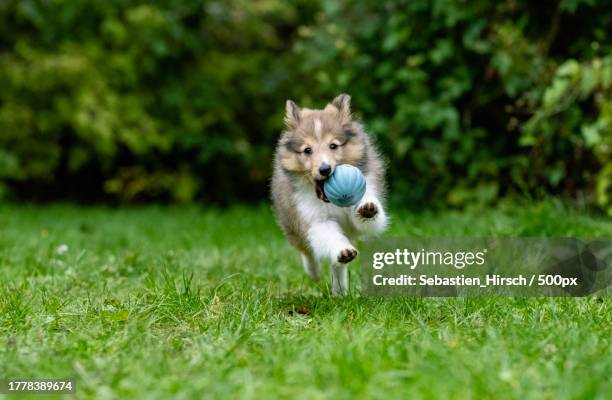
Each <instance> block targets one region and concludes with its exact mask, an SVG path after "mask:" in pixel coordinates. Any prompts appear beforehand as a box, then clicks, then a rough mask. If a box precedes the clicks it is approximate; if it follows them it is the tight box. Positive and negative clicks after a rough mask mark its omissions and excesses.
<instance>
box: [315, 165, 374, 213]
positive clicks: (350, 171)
mask: <svg viewBox="0 0 612 400" xmlns="http://www.w3.org/2000/svg"><path fill="white" fill-rule="evenodd" d="M365 190H366V180H365V176H363V174H362V173H361V171H360V170H359V168H357V167H353V166H352V165H349V164H340V165H337V166H336V168H335V169H334V173H333V174H332V176H330V177H329V178H328V179H327V180H326V181H325V184H324V185H323V191H324V192H325V196H327V198H328V199H329V201H330V202H332V203H333V204H335V205H337V206H338V207H350V206H352V205H355V204H357V203H358V202H359V200H361V198H362V197H363V195H364V194H365Z"/></svg>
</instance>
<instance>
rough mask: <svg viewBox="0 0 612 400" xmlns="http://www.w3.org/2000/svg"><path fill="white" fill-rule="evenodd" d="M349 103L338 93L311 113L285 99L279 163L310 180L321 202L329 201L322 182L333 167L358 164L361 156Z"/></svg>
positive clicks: (359, 135) (357, 132)
mask: <svg viewBox="0 0 612 400" xmlns="http://www.w3.org/2000/svg"><path fill="white" fill-rule="evenodd" d="M350 102H351V97H350V96H349V95H347V94H341V95H339V96H338V97H336V98H335V99H334V100H333V101H332V102H331V103H329V104H328V105H327V106H326V107H325V108H324V109H322V110H311V109H308V108H300V107H298V105H297V104H295V103H294V102H293V101H291V100H287V106H286V115H285V124H286V126H287V130H286V131H285V132H284V133H283V135H282V137H281V139H280V142H279V144H280V145H279V159H280V163H281V165H282V167H283V169H285V170H286V171H289V172H293V173H295V174H297V175H301V176H303V177H304V178H305V179H307V180H308V181H310V182H311V183H312V184H313V185H314V186H315V190H316V193H317V196H318V197H319V198H320V199H321V200H323V201H328V200H327V198H326V197H325V193H324V192H323V182H324V181H325V179H327V178H328V177H329V176H331V174H333V172H334V168H336V165H338V164H351V165H358V164H359V163H360V161H361V160H362V159H363V157H364V150H365V146H364V143H363V137H362V136H361V135H362V132H361V130H360V129H358V127H357V125H356V124H354V123H353V120H352V116H351V105H350Z"/></svg>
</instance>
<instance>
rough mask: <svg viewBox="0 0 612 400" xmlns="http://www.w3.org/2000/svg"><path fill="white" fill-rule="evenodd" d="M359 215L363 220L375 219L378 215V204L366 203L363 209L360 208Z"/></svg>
mask: <svg viewBox="0 0 612 400" xmlns="http://www.w3.org/2000/svg"><path fill="white" fill-rule="evenodd" d="M357 213H358V214H359V215H360V216H361V218H365V219H370V218H374V217H375V216H376V214H378V207H376V204H374V203H372V202H368V203H364V204H363V205H362V206H361V207H359V209H358V210H357Z"/></svg>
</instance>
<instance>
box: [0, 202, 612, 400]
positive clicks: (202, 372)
mask: <svg viewBox="0 0 612 400" xmlns="http://www.w3.org/2000/svg"><path fill="white" fill-rule="evenodd" d="M392 219H393V222H392V229H391V231H390V232H389V233H388V235H390V236H407V235H422V236H425V235H429V236H441V235H445V236H459V235H472V236H492V235H504V236H610V235H611V234H612V222H611V221H610V220H608V219H606V218H605V217H602V216H600V215H599V216H597V215H588V214H587V213H586V212H584V211H576V210H571V209H567V208H565V207H563V206H561V205H559V204H557V203H554V202H548V203H542V204H535V205H534V204H531V205H524V206H511V205H505V206H500V207H498V208H497V209H493V210H474V211H472V212H464V213H461V212H443V213H438V214H435V213H425V214H411V213H407V212H406V213H401V212H395V213H392ZM62 245H67V246H68V250H67V251H66V252H65V253H63V254H60V253H62V252H61V251H59V252H58V249H61V247H62ZM358 262H359V260H357V263H354V265H353V271H352V274H353V279H352V285H353V286H354V285H355V284H356V283H357V282H356V281H357V279H355V276H354V275H355V273H356V268H357V266H358ZM324 278H325V279H323V282H322V283H321V284H315V283H312V282H310V281H309V280H308V279H307V278H306V276H305V275H304V273H303V272H302V267H301V265H300V263H299V259H298V256H297V253H296V252H295V251H293V250H292V249H290V247H289V246H288V245H287V244H286V242H285V241H284V239H283V238H282V236H281V233H280V230H279V229H278V228H277V226H276V225H275V223H274V220H273V218H272V215H271V213H270V211H269V210H268V207H267V206H262V207H259V208H234V209H231V210H228V211H215V210H206V209H201V208H195V207H188V208H180V207H173V208H163V207H145V208H123V209H110V208H78V207H74V206H63V205H57V206H47V207H40V206H37V207H23V206H21V207H20V206H8V205H5V206H0V378H2V377H11V378H15V377H22V378H23V377H28V378H36V377H38V378H50V377H69V376H74V377H76V379H77V385H78V386H77V397H79V398H94V397H95V398H134V397H139V398H170V397H172V398H202V397H205V398H220V399H231V398H236V397H240V398H265V399H269V398H282V399H295V398H307V399H313V398H329V399H334V400H336V399H349V398H355V397H364V398H365V397H372V398H380V399H389V398H403V399H408V398H411V399H412V398H443V399H444V398H460V399H462V398H473V399H481V398H495V399H504V398H517V399H526V398H527V399H528V398H534V399H540V398H548V399H563V398H585V399H591V398H601V399H604V398H609V396H610V393H612V385H611V380H610V377H611V376H612V368H611V367H612V358H611V355H610V338H611V337H612V335H611V322H612V321H611V312H610V310H609V307H610V301H609V299H597V298H580V299H571V298H569V299H568V298H557V299H551V298H536V299H534V298H532V299H521V298H509V299H489V298H457V299H454V298H452V299H438V298H435V299H434V298H402V299H375V298H360V297H359V295H358V293H356V290H355V289H353V294H352V295H351V296H350V297H348V298H333V297H331V296H330V295H329V289H328V288H327V284H328V282H329V280H328V277H327V274H325V275H324ZM301 307H303V308H305V309H307V311H308V314H306V315H302V314H300V313H298V312H297V310H298V309H299V308H301ZM294 310H295V312H292V311H294ZM0 396H1V395H0ZM9 397H11V396H9ZM11 398H12V397H11ZM33 398H42V397H40V396H36V397H33ZM45 398H49V397H48V396H46V397H45Z"/></svg>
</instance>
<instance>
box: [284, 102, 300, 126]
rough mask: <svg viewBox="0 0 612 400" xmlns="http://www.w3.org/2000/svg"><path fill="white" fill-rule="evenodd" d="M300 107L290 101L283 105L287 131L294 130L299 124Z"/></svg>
mask: <svg viewBox="0 0 612 400" xmlns="http://www.w3.org/2000/svg"><path fill="white" fill-rule="evenodd" d="M300 111H301V110H300V107H298V105H297V104H295V103H294V102H293V101H292V100H287V103H286V104H285V125H287V128H289V129H295V128H297V126H298V125H299V123H300Z"/></svg>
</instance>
